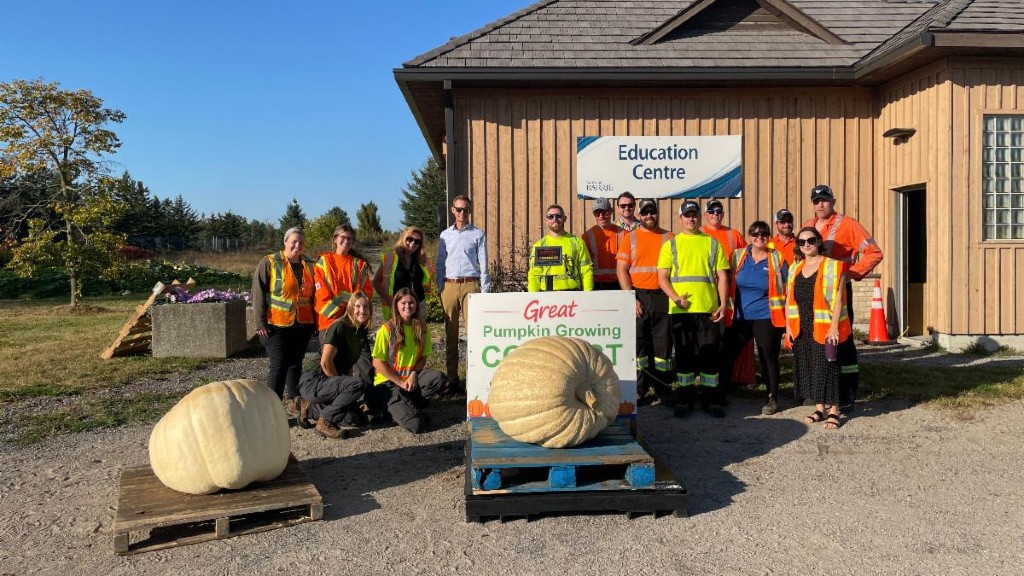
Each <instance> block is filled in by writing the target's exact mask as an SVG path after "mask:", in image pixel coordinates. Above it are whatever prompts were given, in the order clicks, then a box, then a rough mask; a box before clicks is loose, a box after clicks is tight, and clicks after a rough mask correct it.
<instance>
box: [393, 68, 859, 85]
mask: <svg viewBox="0 0 1024 576" xmlns="http://www.w3.org/2000/svg"><path fill="white" fill-rule="evenodd" d="M394 73H395V78H396V79H397V80H398V81H399V83H402V82H411V81H437V82H440V81H443V80H452V81H470V82H481V81H486V82H527V81H540V82H544V81H552V82H559V83H561V82H566V81H569V82H585V81H595V82H600V81H628V80H636V81H687V80H736V81H744V80H773V81H789V80H839V81H844V80H854V79H855V75H854V69H853V66H817V67H794V66H790V67H756V68H754V67H738V66H733V67H715V68H676V67H664V68H650V67H645V68H560V67H550V68H526V69H523V68H491V67H430V68H398V69H395V71H394Z"/></svg>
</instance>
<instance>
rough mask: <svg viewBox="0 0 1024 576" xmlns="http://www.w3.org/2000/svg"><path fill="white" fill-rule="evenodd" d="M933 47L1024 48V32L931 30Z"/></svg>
mask: <svg viewBox="0 0 1024 576" xmlns="http://www.w3.org/2000/svg"><path fill="white" fill-rule="evenodd" d="M930 33H931V35H932V37H933V44H932V45H933V46H936V47H941V48H1024V32H1015V31H1005V32H1003V31H999V30H957V31H955V32H954V31H946V30H932V31H931V32H930Z"/></svg>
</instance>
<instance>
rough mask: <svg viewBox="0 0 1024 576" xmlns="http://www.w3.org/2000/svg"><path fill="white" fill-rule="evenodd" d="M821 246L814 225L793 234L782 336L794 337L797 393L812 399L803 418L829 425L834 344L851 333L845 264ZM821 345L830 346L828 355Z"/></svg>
mask: <svg viewBox="0 0 1024 576" xmlns="http://www.w3.org/2000/svg"><path fill="white" fill-rule="evenodd" d="M821 247H822V238H821V233H820V232H818V230H817V229H816V228H814V227H813V226H807V227H805V228H803V229H801V230H800V232H799V233H798V234H797V236H796V251H795V253H794V262H793V266H792V267H791V268H790V269H789V279H788V284H789V286H788V290H787V291H786V292H787V295H786V317H787V322H786V338H788V339H789V341H790V342H792V343H793V354H794V357H795V361H796V365H795V373H796V378H795V379H796V394H797V396H800V397H803V398H809V399H811V400H814V404H815V410H814V413H813V414H811V415H809V416H807V418H805V421H806V422H807V423H808V424H814V423H815V422H821V421H823V420H824V421H825V427H826V428H828V429H831V430H834V429H836V428H839V426H841V425H842V414H840V412H839V363H838V362H836V358H835V354H834V352H835V347H836V346H838V345H839V343H840V342H845V341H846V340H847V339H848V338H852V337H853V336H852V333H851V330H850V319H849V318H848V317H847V313H846V290H845V288H844V287H845V286H846V272H845V270H846V269H845V265H844V264H843V263H842V262H840V261H838V260H833V259H832V258H828V257H826V256H824V255H823V254H822V253H821ZM826 348H830V349H831V351H832V352H833V354H832V355H831V357H829V355H828V354H827V352H826ZM826 407H827V409H828V415H827V416H826V413H825V410H826Z"/></svg>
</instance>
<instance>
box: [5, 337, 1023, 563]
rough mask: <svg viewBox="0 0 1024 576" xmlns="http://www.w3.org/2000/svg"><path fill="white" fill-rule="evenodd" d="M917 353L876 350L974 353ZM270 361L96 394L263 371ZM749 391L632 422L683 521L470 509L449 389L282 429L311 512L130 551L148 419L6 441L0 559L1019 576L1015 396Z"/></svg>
mask: <svg viewBox="0 0 1024 576" xmlns="http://www.w3.org/2000/svg"><path fill="white" fill-rule="evenodd" d="M918 356H921V354H914V353H889V354H888V357H887V358H886V361H894V362H896V361H900V360H901V359H902V360H905V361H915V362H931V361H934V362H940V363H941V362H945V363H947V364H954V363H958V362H966V361H973V360H972V359H971V358H969V357H963V356H955V355H941V356H936V357H935V358H938V360H934V359H933V360H929V359H928V357H926V358H923V359H922V358H919V357H918ZM881 359H882V358H879V357H878V356H877V353H869V354H865V360H866V361H879V360H881ZM950 359H952V360H950ZM999 361H1000V362H1004V361H1006V362H1016V363H1018V364H1020V365H1024V361H1022V360H1021V359H1010V360H1006V359H999ZM265 362H266V360H265V359H263V358H245V359H240V360H235V361H232V362H228V363H224V364H219V365H216V366H214V367H211V368H208V369H205V370H203V371H201V372H200V373H197V374H193V375H189V376H188V377H185V378H175V379H171V380H163V381H160V380H157V381H150V382H144V383H139V384H135V385H133V386H132V387H129V388H128V389H119V390H115V391H110V392H106V393H109V394H119V393H127V392H130V391H133V390H134V391H138V390H140V389H146V390H148V389H156V390H162V391H167V390H177V389H181V390H185V389H188V388H189V387H191V386H192V385H193V384H194V382H195V381H196V380H202V381H209V380H212V379H221V378H225V377H256V378H262V377H264V376H263V375H264V374H265ZM65 401H74V400H73V399H72V400H65ZM60 402H61V401H59V400H46V401H36V402H27V403H21V404H17V405H11V404H9V405H5V406H2V407H0V417H2V418H3V419H4V421H5V423H6V424H5V426H6V427H7V428H9V426H10V421H11V419H13V418H16V417H17V415H18V413H19V412H21V411H31V410H45V409H50V408H53V407H54V406H55V405H56V404H59V403H60ZM760 404H761V402H760V401H759V400H753V399H738V400H733V401H732V402H731V405H730V411H729V415H728V416H727V417H726V418H725V419H723V420H713V419H711V418H708V417H705V416H704V415H694V416H692V417H690V418H688V419H684V420H678V419H674V418H672V416H671V413H670V411H669V410H668V409H666V408H663V407H660V406H649V407H644V408H642V409H641V410H640V417H639V418H640V419H639V422H640V424H639V427H640V431H641V433H642V434H643V436H644V437H645V438H646V440H647V442H648V444H650V445H651V447H652V449H653V451H654V452H655V454H656V456H657V457H659V458H661V459H662V460H664V461H665V462H666V463H667V464H668V465H669V466H670V467H671V468H672V469H673V471H674V472H675V474H676V475H677V477H678V478H679V479H680V481H681V482H682V483H683V485H684V486H686V488H687V489H688V490H689V492H690V495H691V501H692V504H691V510H690V513H691V515H690V517H688V518H673V517H671V516H667V517H661V518H657V519H656V518H653V517H651V516H641V517H639V518H636V519H633V520H629V519H627V518H626V517H625V516H623V515H619V514H599V515H582V514H581V515H569V516H553V517H543V518H539V519H534V520H532V521H529V522H527V521H525V520H515V521H511V522H506V523H501V522H497V521H492V522H489V523H486V524H482V525H481V524H468V523H466V522H465V521H464V518H465V516H464V514H465V512H464V508H463V503H462V500H463V496H462V489H463V469H464V468H463V466H464V462H463V452H462V448H463V443H464V439H465V432H464V426H463V425H462V417H463V414H464V408H463V406H462V404H461V403H457V402H452V403H446V404H440V405H438V406H435V407H434V408H432V409H431V410H433V411H434V413H435V414H436V415H437V418H435V420H434V424H433V428H432V431H430V432H429V433H427V434H424V435H422V436H418V437H414V436H412V435H410V434H407V433H405V432H404V431H402V430H400V429H399V428H396V427H391V428H385V429H378V430H372V431H370V432H369V433H367V434H365V435H363V436H361V437H359V438H355V439H351V440H345V441H340V442H338V441H328V440H324V439H321V438H319V437H318V436H316V435H315V434H313V433H312V432H311V431H304V430H299V429H292V431H291V434H292V451H293V453H294V454H295V456H296V457H297V458H298V459H299V461H300V462H301V463H302V465H303V468H304V469H305V470H306V472H307V474H308V476H309V478H310V480H311V481H312V482H313V483H314V484H315V485H316V486H317V488H318V489H319V490H320V492H321V494H322V495H323V498H324V503H325V505H326V506H325V515H324V520H323V521H320V522H311V523H307V524H302V525H299V526H294V527H290V528H285V529H281V530H273V531H270V532H264V533H260V534H255V535H250V536H241V537H237V538H231V539H227V540H220V541H215V542H208V543H202V544H196V545H191V546H183V547H179V548H174V549H170V550H164V551H158V552H150V553H144V554H138V555H134V556H128V557H119V556H115V555H114V554H113V551H112V534H111V525H112V521H113V515H114V510H115V507H116V501H117V482H118V476H119V474H120V471H121V469H122V468H123V467H125V466H134V465H140V464H145V463H147V462H148V458H147V453H146V446H147V441H148V435H149V431H150V429H151V426H149V425H139V426H130V427H124V428H119V429H115V430H105V431H98V432H91V433H82V434H74V435H69V436H62V437H57V438H51V439H49V440H46V441H44V442H42V443H40V444H37V445H33V446H29V447H16V446H13V445H11V444H0V458H2V461H3V467H2V469H0V518H2V522H0V574H7V573H10V574H60V575H67V574H88V575H95V576H99V575H101V574H218V575H220V574H245V575H253V574H277V573H287V574H296V575H297V574H338V575H346V574H381V573H387V574H394V575H406V574H486V575H488V576H491V575H501V574H605V575H607V574H645V575H646V574H759V575H763V574H829V575H835V574H965V575H966V574H1020V573H1021V567H1020V566H1021V562H1022V560H1024V553H1022V551H1021V549H1022V548H1021V535H1022V534H1024V489H1022V487H1021V482H1022V479H1024V402H1015V403H1012V404H1009V405H1006V406H1003V407H1000V408H998V409H992V410H985V411H982V412H981V413H979V414H977V415H976V416H975V417H974V418H973V419H970V420H963V419H961V418H955V417H953V416H952V415H951V414H950V413H948V412H943V411H940V410H937V409H930V408H925V407H920V406H909V405H906V404H901V403H898V402H873V403H866V404H863V405H862V406H861V409H860V411H859V412H858V415H857V417H855V418H853V419H851V420H849V421H848V422H847V423H846V425H845V426H844V427H843V428H842V429H840V430H838V431H827V430H824V429H823V428H822V427H821V426H820V425H816V426H808V425H806V424H804V423H803V422H802V420H801V418H802V417H803V416H804V415H805V413H806V412H807V411H808V408H802V407H801V408H792V407H791V408H789V409H786V410H784V411H783V412H781V413H779V414H777V415H775V416H771V417H762V416H760Z"/></svg>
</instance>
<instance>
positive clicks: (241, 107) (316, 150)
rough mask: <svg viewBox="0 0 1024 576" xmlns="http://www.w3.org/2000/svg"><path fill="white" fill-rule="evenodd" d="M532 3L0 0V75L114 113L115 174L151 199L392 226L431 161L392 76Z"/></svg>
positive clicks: (272, 216)
mask: <svg viewBox="0 0 1024 576" xmlns="http://www.w3.org/2000/svg"><path fill="white" fill-rule="evenodd" d="M531 3H532V2H531V0H433V1H411V0H409V1H391V2H358V1H351V2H350V1H340V0H339V1H329V0H298V1H293V2H287V3H286V2H265V1H262V0H252V1H249V2H233V1H232V2H219V1H209V0H207V1H205V2H197V1H193V0H184V1H179V2H173V3H167V2H160V3H157V2H145V1H139V0H133V1H120V0H119V1H104V2H82V1H80V0H64V1H51V0H3V6H4V8H3V21H4V25H3V32H2V33H0V55H2V58H0V81H10V80H14V79H29V78H43V79H44V80H46V81H57V82H59V83H60V84H61V86H62V87H63V88H66V89H76V88H85V89H88V90H91V91H92V92H93V93H94V94H95V95H96V96H98V97H100V98H103V99H104V101H105V105H106V106H108V107H112V108H117V109H119V110H122V111H123V112H125V113H126V114H127V115H128V119H127V120H126V121H125V122H124V123H123V124H120V125H115V126H114V129H115V131H116V132H117V134H118V136H120V138H121V142H122V146H121V149H120V151H119V152H118V153H117V154H116V155H115V156H113V157H112V160H114V163H113V165H112V166H111V168H112V171H113V172H115V173H116V174H120V173H121V172H122V171H123V170H128V171H129V172H130V173H131V175H132V177H134V178H135V179H137V180H141V181H143V182H144V183H145V184H146V185H147V186H148V187H149V189H150V191H151V192H152V193H153V194H154V195H156V196H159V197H161V198H165V197H173V196H175V195H177V194H181V195H182V196H183V197H184V198H185V199H186V200H187V201H188V202H189V203H190V204H191V205H192V206H193V207H194V208H195V209H196V210H197V211H200V212H204V213H207V214H210V213H214V212H224V211H228V210H230V211H232V212H235V213H237V214H241V215H243V216H245V217H247V218H255V219H259V220H270V221H271V222H273V223H275V224H276V222H277V219H278V218H279V217H280V216H281V215H282V214H283V213H284V209H285V206H286V205H287V203H288V202H289V201H290V200H291V198H292V197H293V196H294V197H296V198H298V200H299V204H300V205H301V206H302V208H303V210H304V211H305V212H306V215H307V216H309V217H310V218H313V217H316V216H318V215H320V214H322V213H324V212H326V211H327V210H328V209H329V208H330V207H331V206H335V205H337V206H341V207H342V208H343V209H345V210H346V211H347V212H348V213H349V215H350V216H352V218H353V220H355V212H356V210H357V209H358V207H359V205H360V204H362V203H364V202H367V201H368V200H371V199H372V200H374V201H375V202H376V203H377V205H378V206H379V207H380V213H381V221H382V223H383V225H384V227H385V228H391V229H395V228H398V227H399V226H400V222H401V219H402V212H401V209H400V208H399V206H398V202H399V200H400V198H401V189H402V187H403V186H405V184H406V183H407V182H408V181H409V179H410V172H411V171H413V170H415V169H418V168H419V167H420V166H422V164H423V162H424V161H425V160H426V159H427V157H428V155H429V151H428V149H427V146H426V143H425V142H424V140H423V137H422V136H421V134H420V131H419V128H418V127H417V126H416V123H415V121H414V120H413V117H412V113H411V112H410V111H409V108H408V106H407V105H406V103H405V100H404V99H403V98H402V94H401V92H400V91H399V89H398V86H397V84H395V81H394V76H393V75H392V69H394V68H398V67H400V66H401V64H402V62H405V61H407V60H410V59H412V58H413V57H415V56H418V55H419V54H422V53H424V52H426V51H428V50H431V49H433V48H435V47H437V46H440V45H442V44H444V43H445V42H447V41H448V39H449V38H450V37H452V36H460V35H462V34H465V33H467V32H470V31H472V30H474V29H476V28H478V27H480V26H482V25H485V24H487V23H490V22H492V21H494V20H497V19H499V18H501V17H503V16H506V15H508V14H510V13H512V12H515V11H516V10H519V9H521V8H524V7H526V6H528V5H529V4H531Z"/></svg>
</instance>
